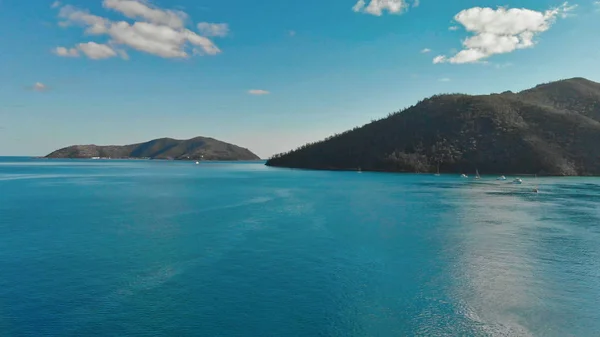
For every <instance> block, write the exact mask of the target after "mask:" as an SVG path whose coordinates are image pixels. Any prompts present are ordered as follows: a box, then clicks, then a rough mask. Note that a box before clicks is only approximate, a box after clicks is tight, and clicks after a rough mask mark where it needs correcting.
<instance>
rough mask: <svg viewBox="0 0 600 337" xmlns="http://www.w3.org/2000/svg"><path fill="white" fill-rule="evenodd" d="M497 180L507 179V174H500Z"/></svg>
mask: <svg viewBox="0 0 600 337" xmlns="http://www.w3.org/2000/svg"><path fill="white" fill-rule="evenodd" d="M496 180H506V177H505V176H499V177H498V178H496Z"/></svg>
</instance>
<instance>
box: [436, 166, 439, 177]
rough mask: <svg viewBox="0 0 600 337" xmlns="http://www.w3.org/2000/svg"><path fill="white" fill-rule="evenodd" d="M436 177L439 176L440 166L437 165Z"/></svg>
mask: <svg viewBox="0 0 600 337" xmlns="http://www.w3.org/2000/svg"><path fill="white" fill-rule="evenodd" d="M435 176H436V177H439V176H440V164H438V165H437V173H436V174H435Z"/></svg>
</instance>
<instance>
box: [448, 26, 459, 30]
mask: <svg viewBox="0 0 600 337" xmlns="http://www.w3.org/2000/svg"><path fill="white" fill-rule="evenodd" d="M458 28H459V27H458V26H450V27H449V28H448V29H449V30H458Z"/></svg>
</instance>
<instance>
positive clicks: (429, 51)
mask: <svg viewBox="0 0 600 337" xmlns="http://www.w3.org/2000/svg"><path fill="white" fill-rule="evenodd" d="M421 53H422V54H427V53H431V49H429V48H425V49H423V50H421Z"/></svg>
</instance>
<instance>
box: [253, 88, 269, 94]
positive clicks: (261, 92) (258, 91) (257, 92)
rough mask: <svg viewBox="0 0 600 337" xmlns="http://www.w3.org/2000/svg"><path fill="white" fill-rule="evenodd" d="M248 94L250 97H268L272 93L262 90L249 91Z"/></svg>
mask: <svg viewBox="0 0 600 337" xmlns="http://www.w3.org/2000/svg"><path fill="white" fill-rule="evenodd" d="M248 93H249V94H250V95H268V94H270V92H268V91H266V90H261V89H252V90H248Z"/></svg>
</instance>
